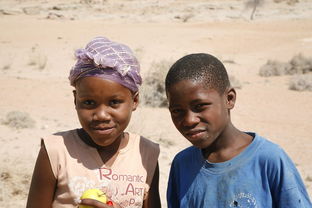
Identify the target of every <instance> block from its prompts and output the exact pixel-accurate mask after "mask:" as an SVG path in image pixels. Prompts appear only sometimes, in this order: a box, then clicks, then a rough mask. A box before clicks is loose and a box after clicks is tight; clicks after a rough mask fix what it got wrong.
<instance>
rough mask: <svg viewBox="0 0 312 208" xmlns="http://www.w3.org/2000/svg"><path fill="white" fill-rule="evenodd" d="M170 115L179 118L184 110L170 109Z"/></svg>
mask: <svg viewBox="0 0 312 208" xmlns="http://www.w3.org/2000/svg"><path fill="white" fill-rule="evenodd" d="M170 113H171V115H173V116H177V115H180V114H181V113H183V110H182V109H178V108H177V109H170Z"/></svg>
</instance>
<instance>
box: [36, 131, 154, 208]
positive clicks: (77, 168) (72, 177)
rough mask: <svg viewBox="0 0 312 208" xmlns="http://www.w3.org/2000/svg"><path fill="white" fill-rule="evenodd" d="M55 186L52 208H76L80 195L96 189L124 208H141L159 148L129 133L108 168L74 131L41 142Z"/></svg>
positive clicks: (94, 150)
mask: <svg viewBox="0 0 312 208" xmlns="http://www.w3.org/2000/svg"><path fill="white" fill-rule="evenodd" d="M42 141H43V143H44V145H45V148H46V150H47V153H48V157H49V160H50V164H51V167H52V171H53V174H54V176H55V178H56V179H57V187H56V192H55V196H54V201H53V205H52V207H57V208H63V207H64V208H65V207H66V208H69V207H71V208H72V207H77V204H78V201H79V199H80V196H81V195H82V193H83V192H84V191H85V190H87V189H90V188H99V189H101V190H102V191H103V192H104V193H106V195H107V196H108V197H109V198H111V199H112V200H113V201H115V202H117V203H119V204H120V205H121V206H122V207H125V208H130V207H131V208H138V207H142V206H143V200H144V198H145V196H146V194H147V192H148V190H149V187H150V185H151V182H152V178H153V175H154V172H155V168H156V165H157V161H158V156H159V145H158V144H156V143H153V142H152V141H150V140H147V139H145V138H143V137H141V136H139V135H136V134H132V133H129V141H128V144H127V146H126V147H124V148H123V149H121V150H119V152H118V155H117V158H116V160H115V161H114V163H113V164H112V165H111V167H107V166H105V164H104V163H103V161H102V159H101V157H100V155H99V153H98V151H97V149H96V148H94V147H91V146H89V145H87V144H85V143H84V142H83V141H82V140H81V139H80V137H79V136H78V133H77V130H70V131H66V132H60V133H57V134H55V135H52V136H49V137H46V138H43V139H42Z"/></svg>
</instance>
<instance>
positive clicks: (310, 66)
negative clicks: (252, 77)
mask: <svg viewBox="0 0 312 208" xmlns="http://www.w3.org/2000/svg"><path fill="white" fill-rule="evenodd" d="M308 72H312V58H306V57H304V56H303V55H302V54H298V55H295V56H294V57H293V58H292V59H291V60H290V61H289V62H288V63H284V62H279V61H276V60H268V61H267V63H266V64H265V65H263V66H262V67H261V68H260V70H259V75H260V76H263V77H270V76H281V75H294V74H305V73H308Z"/></svg>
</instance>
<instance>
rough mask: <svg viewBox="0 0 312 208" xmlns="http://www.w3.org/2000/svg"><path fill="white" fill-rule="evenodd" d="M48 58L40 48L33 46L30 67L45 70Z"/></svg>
mask: <svg viewBox="0 0 312 208" xmlns="http://www.w3.org/2000/svg"><path fill="white" fill-rule="evenodd" d="M47 61H48V58H47V56H46V55H45V54H44V53H43V52H42V50H41V49H40V48H39V47H38V46H33V47H32V48H31V52H30V54H29V61H28V65H30V66H35V67H36V68H37V69H39V70H43V69H44V68H45V67H46V65H47Z"/></svg>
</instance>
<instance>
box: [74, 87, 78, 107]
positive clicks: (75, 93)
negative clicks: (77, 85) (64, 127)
mask: <svg viewBox="0 0 312 208" xmlns="http://www.w3.org/2000/svg"><path fill="white" fill-rule="evenodd" d="M73 95H74V104H75V107H76V96H77V92H76V90H73Z"/></svg>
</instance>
